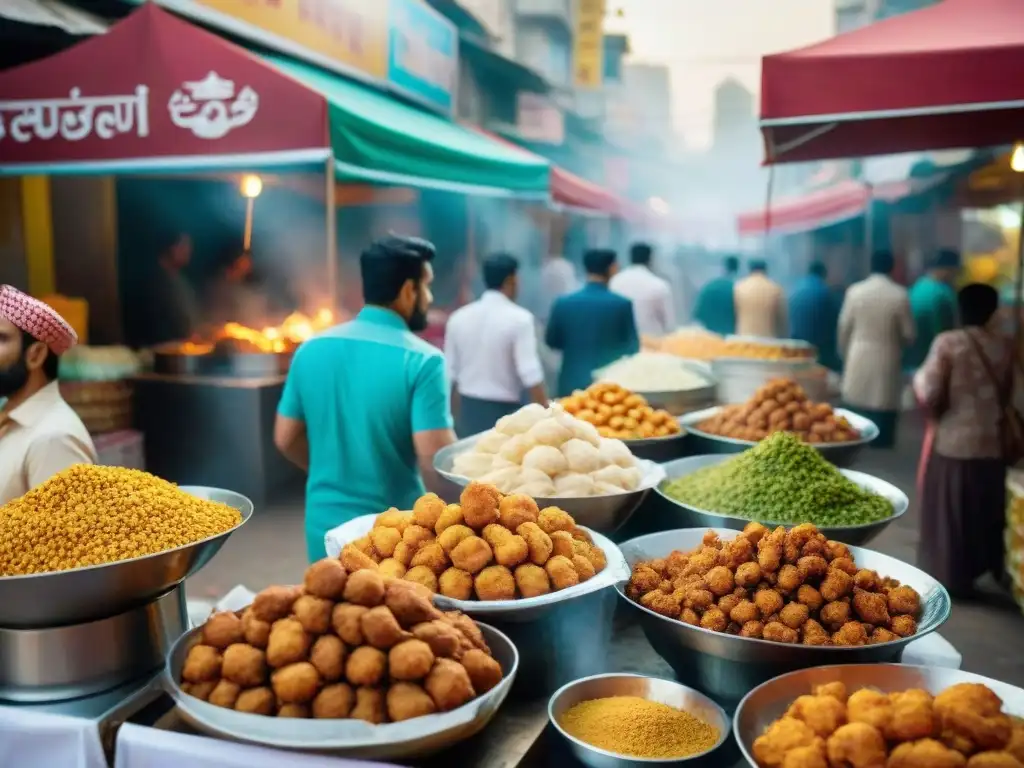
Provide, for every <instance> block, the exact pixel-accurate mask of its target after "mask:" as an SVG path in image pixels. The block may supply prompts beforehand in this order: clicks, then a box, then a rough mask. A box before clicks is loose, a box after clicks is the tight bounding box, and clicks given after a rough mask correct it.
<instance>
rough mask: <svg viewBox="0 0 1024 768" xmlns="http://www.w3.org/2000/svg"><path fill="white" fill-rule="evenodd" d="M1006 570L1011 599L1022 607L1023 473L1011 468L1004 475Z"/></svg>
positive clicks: (1023, 598) (1023, 584)
mask: <svg viewBox="0 0 1024 768" xmlns="http://www.w3.org/2000/svg"><path fill="white" fill-rule="evenodd" d="M1004 545H1005V549H1006V572H1007V575H1009V577H1010V581H1011V582H1012V590H1013V599H1014V600H1015V601H1016V603H1017V605H1018V606H1019V607H1020V608H1021V609H1024V474H1022V473H1021V472H1020V471H1019V470H1016V469H1011V470H1010V471H1009V472H1007V477H1006V531H1005V535H1004Z"/></svg>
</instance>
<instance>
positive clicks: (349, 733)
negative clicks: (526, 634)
mask: <svg viewBox="0 0 1024 768" xmlns="http://www.w3.org/2000/svg"><path fill="white" fill-rule="evenodd" d="M478 626H479V627H480V630H481V632H483V635H484V639H485V640H486V641H487V645H488V646H489V647H490V649H491V653H492V655H493V656H494V658H495V659H497V661H498V663H499V664H501V668H502V669H503V670H504V672H505V676H504V677H503V678H502V680H501V682H500V683H498V684H497V685H496V686H495V687H494V688H492V689H491V690H489V691H488V692H487V693H485V694H483V695H482V696H478V697H477V698H475V699H473V700H472V701H471V702H469V703H468V704H464V705H463V706H461V707H459V708H458V709H453V710H452V711H451V712H443V713H439V714H436V715H427V716H425V717H417V718H414V719H412V720H406V721H405V722H402V723H386V724H383V725H372V724H370V723H365V722H362V721H360V720H299V719H292V718H276V717H266V716H264V715H251V714H247V713H244V712H235V711H234V710H232V709H224V708H222V707H215V706H214V705H212V704H209V703H207V702H205V701H200V700H199V699H196V698H193V697H192V696H189V695H188V694H187V693H185V692H184V691H182V690H181V686H180V685H179V684H178V681H179V680H180V679H181V668H182V665H183V664H184V662H185V656H186V655H187V654H188V652H189V649H191V648H192V646H193V645H195V644H196V643H197V642H198V641H199V635H200V632H201V631H202V628H201V627H197V628H195V629H193V630H191V631H189V632H187V633H186V634H184V635H182V636H181V638H180V639H179V640H178V642H177V643H175V645H174V647H173V648H172V649H171V651H170V653H169V654H168V655H167V665H166V666H165V668H164V674H163V680H162V682H163V686H164V688H165V689H166V690H167V692H168V694H169V695H170V696H171V698H173V699H174V702H175V704H177V706H178V712H179V713H180V714H181V716H182V717H183V718H184V720H185V721H186V722H188V723H189V724H190V725H191V726H193V727H194V728H196V729H197V730H199V731H201V732H203V733H206V734H208V735H210V736H216V737H218V738H222V739H229V740H231V741H239V742H246V743H249V744H259V745H263V746H267V747H275V748H278V749H288V750H301V751H304V752H320V753H326V754H333V755H338V756H344V757H352V758H363V759H368V760H398V759H402V758H407V757H417V758H419V757H424V756H426V755H429V754H432V753H434V752H438V751H440V750H442V749H445V748H446V747H450V746H452V745H453V744H456V743H458V742H460V741H464V740H465V739H468V738H469V737H470V736H473V735H474V734H476V733H478V732H479V731H481V730H482V729H483V728H484V726H486V725H487V723H488V722H490V720H491V718H492V717H494V714H495V713H496V712H497V711H498V708H499V707H500V706H501V704H502V702H503V701H504V700H505V697H506V696H507V695H508V692H509V690H511V688H512V681H513V680H514V679H515V676H516V671H517V670H518V668H519V653H518V651H516V647H515V646H514V645H513V644H512V641H511V640H509V639H508V638H507V637H506V636H505V635H504V634H502V633H501V632H499V631H498V630H496V629H494V628H493V627H490V626H488V625H486V624H478Z"/></svg>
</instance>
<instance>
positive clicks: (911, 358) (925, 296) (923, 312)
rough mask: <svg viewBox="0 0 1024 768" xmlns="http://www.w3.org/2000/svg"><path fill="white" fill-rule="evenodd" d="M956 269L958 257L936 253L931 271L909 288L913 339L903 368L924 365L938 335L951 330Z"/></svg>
mask: <svg viewBox="0 0 1024 768" xmlns="http://www.w3.org/2000/svg"><path fill="white" fill-rule="evenodd" d="M959 269H960V254H958V253H957V252H956V251H952V250H943V251H939V253H938V255H937V256H936V257H935V259H934V261H933V262H932V268H931V269H929V270H928V272H927V273H925V274H924V275H922V276H921V277H920V278H919V279H918V281H917V282H916V283H914V285H913V286H912V287H911V289H910V311H911V312H912V313H913V315H914V327H915V328H916V329H917V338H916V339H915V340H914V343H913V345H912V346H911V347H910V348H909V349H908V350H907V351H906V354H905V355H904V356H903V367H904V368H905V369H907V370H911V371H916V370H917V369H918V368H920V367H921V366H922V365H924V361H925V358H926V357H927V356H928V350H929V349H931V346H932V342H933V341H934V340H935V337H936V336H938V335H939V334H940V333H945V332H946V331H951V330H953V328H955V327H956V322H957V298H956V291H954V290H953V281H954V280H956V276H957V272H958V271H959Z"/></svg>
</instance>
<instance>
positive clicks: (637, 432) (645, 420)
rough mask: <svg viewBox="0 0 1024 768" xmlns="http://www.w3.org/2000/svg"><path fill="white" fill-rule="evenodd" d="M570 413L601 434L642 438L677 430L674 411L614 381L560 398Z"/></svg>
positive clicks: (664, 435)
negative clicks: (649, 400)
mask: <svg viewBox="0 0 1024 768" xmlns="http://www.w3.org/2000/svg"><path fill="white" fill-rule="evenodd" d="M559 402H560V403H561V405H562V407H563V408H565V410H566V411H567V412H568V413H571V414H572V415H573V416H575V417H576V418H577V419H581V420H582V421H586V422H588V423H590V424H593V425H594V426H595V427H597V431H598V434H600V435H601V436H602V437H610V438H618V439H620V440H643V439H647V438H652V437H666V436H668V435H675V434H678V433H679V432H680V431H681V429H680V426H679V422H677V421H676V420H675V419H674V418H673V417H672V415H671V414H670V413H669V412H668V411H665V410H661V409H655V408H652V407H651V406H650V404H649V403H648V402H647V400H646V399H644V398H643V397H642V396H640V395H638V394H636V393H634V392H630V391H629V390H628V389H625V388H624V387H621V386H619V385H618V384H613V383H611V382H603V381H602V382H597V383H595V384H592V385H591V386H590V387H588V388H587V389H585V390H577V391H576V392H574V393H573V394H572V395H570V396H569V397H566V398H563V399H562V400H560V401H559Z"/></svg>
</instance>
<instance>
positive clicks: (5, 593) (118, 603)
mask: <svg viewBox="0 0 1024 768" xmlns="http://www.w3.org/2000/svg"><path fill="white" fill-rule="evenodd" d="M181 490H183V491H185V492H186V493H190V494H192V495H193V496H198V497H199V498H201V499H209V500H210V501H219V502H220V503H222V504H227V505H228V506H231V507H234V508H235V509H237V510H238V511H239V512H241V513H242V520H241V522H239V524H238V525H236V526H235V527H234V528H232V529H230V530H228V531H224V533H218V534H217V535H216V536H210V537H209V538H207V539H203V540H202V541H197V542H194V543H192V544H185V545H184V546H181V547H177V548H175V549H168V550H166V551H164V552H157V553H155V554H152V555H145V556H143V557H133V558H132V559H130V560H119V561H118V562H116V563H105V564H103V565H92V566H89V567H87V568H75V569H72V570H69V571H55V572H53V573H35V574H31V575H29V576H6V577H3V578H0V627H4V628H7V629H26V628H48V627H60V626H64V625H67V624H79V623H82V622H86V621H94V620H96V619H104V618H107V617H108V616H114V615H116V614H119V613H124V612H125V611H128V610H130V609H132V608H135V607H137V606H140V605H144V604H146V603H148V602H150V601H151V600H154V599H155V598H157V597H159V596H160V595H162V594H163V593H165V592H167V591H168V590H169V589H170V588H171V587H173V586H175V585H176V584H180V583H181V582H182V581H184V580H185V579H187V578H188V577H189V576H192V575H193V574H194V573H196V572H197V571H199V569H200V568H202V567H203V566H204V565H206V564H207V563H208V562H210V560H211V559H212V558H213V556H214V555H216V554H217V552H218V551H219V550H220V548H221V547H222V546H223V545H224V542H225V541H227V538H228V536H230V535H231V534H232V533H234V532H235V531H237V530H238V529H239V528H241V527H242V526H243V525H245V522H246V521H247V520H248V519H249V518H250V517H251V516H252V510H253V506H252V502H251V501H249V499H247V498H246V497H245V496H242V495H241V494H239V493H235V492H234V491H225V490H221V489H220V488H205V487H202V486H193V485H183V486H181Z"/></svg>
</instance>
